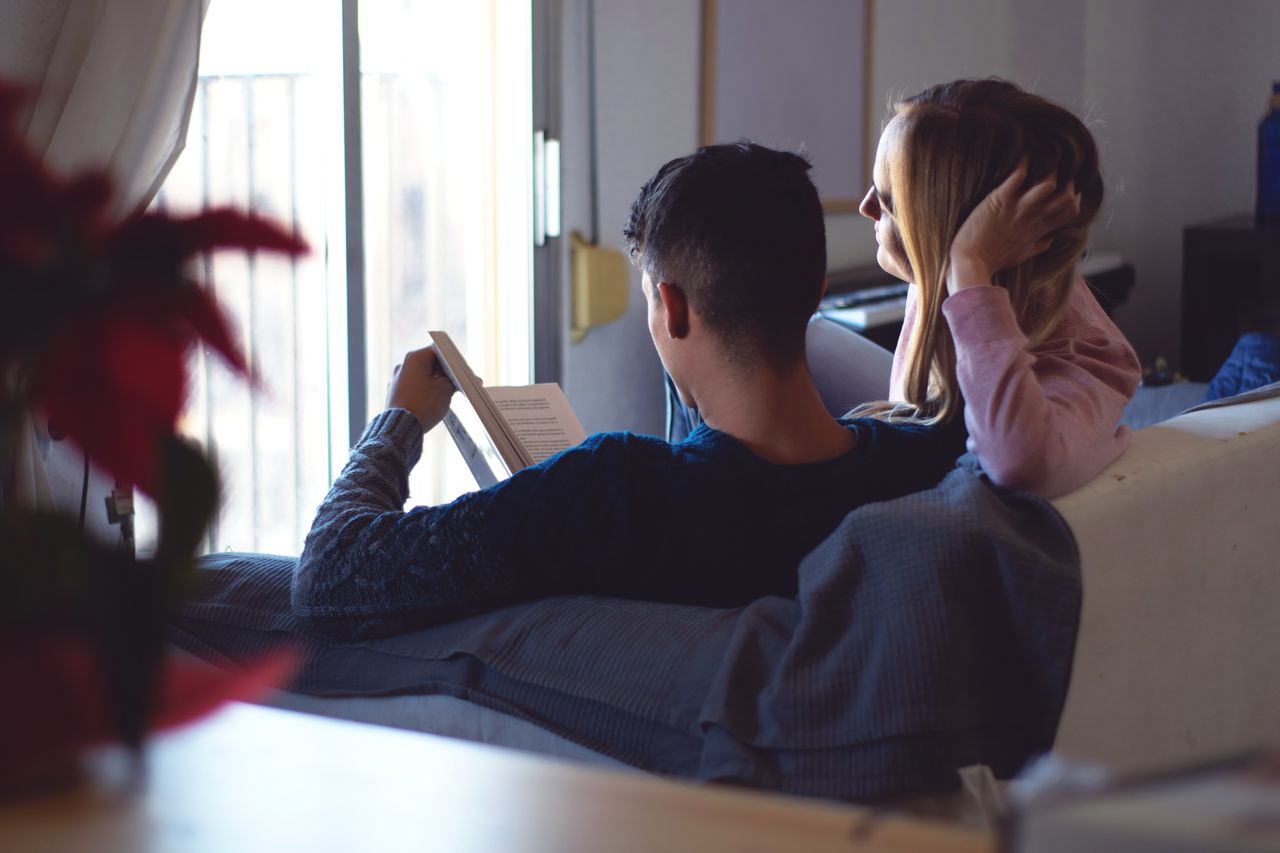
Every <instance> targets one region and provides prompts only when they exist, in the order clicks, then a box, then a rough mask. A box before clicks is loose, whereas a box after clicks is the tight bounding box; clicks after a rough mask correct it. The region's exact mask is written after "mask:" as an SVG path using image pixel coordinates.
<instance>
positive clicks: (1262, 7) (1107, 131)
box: [1085, 0, 1280, 364]
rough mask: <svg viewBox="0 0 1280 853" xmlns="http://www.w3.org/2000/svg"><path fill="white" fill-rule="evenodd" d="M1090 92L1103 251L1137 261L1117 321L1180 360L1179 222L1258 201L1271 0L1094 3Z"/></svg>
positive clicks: (1150, 354)
mask: <svg viewBox="0 0 1280 853" xmlns="http://www.w3.org/2000/svg"><path fill="white" fill-rule="evenodd" d="M1085 8H1086V20H1085V31H1086V38H1085V44H1086V55H1085V69H1086V74H1085V91H1086V92H1087V93H1088V95H1089V99H1090V104H1091V106H1092V107H1093V110H1092V111H1093V113H1094V117H1095V118H1096V119H1097V123H1096V124H1094V126H1093V130H1094V133H1095V135H1096V136H1097V138H1098V140H1099V143H1100V147H1101V152H1102V158H1103V165H1104V168H1105V169H1106V173H1107V177H1108V179H1109V190H1110V195H1111V202H1110V204H1109V205H1108V209H1107V210H1106V211H1104V227H1102V228H1101V229H1100V230H1099V231H1098V233H1097V237H1096V242H1097V244H1098V245H1099V247H1100V248H1107V249H1110V248H1115V249H1117V250H1119V251H1122V252H1123V253H1124V254H1125V255H1126V256H1128V257H1129V258H1130V259H1132V261H1133V262H1134V264H1135V266H1136V268H1137V272H1138V286H1137V289H1136V290H1135V291H1134V293H1133V296H1132V297H1131V298H1130V300H1129V303H1128V304H1127V305H1126V306H1125V307H1124V308H1123V309H1122V311H1121V313H1120V316H1119V322H1120V325H1121V327H1122V328H1123V329H1124V331H1125V332H1126V333H1127V334H1128V335H1129V337H1130V339H1131V340H1132V341H1133V342H1134V344H1135V345H1136V346H1137V348H1138V351H1139V354H1140V355H1141V356H1142V357H1143V360H1144V362H1147V363H1150V361H1151V360H1152V359H1153V358H1154V357H1155V356H1156V355H1162V354H1164V355H1169V356H1170V357H1171V358H1170V360H1171V363H1173V364H1176V363H1177V358H1176V356H1177V352H1178V345H1179V344H1178V341H1179V328H1180V323H1181V311H1180V305H1179V299H1180V294H1181V286H1182V228H1183V226H1185V225H1188V224H1192V223H1196V222H1203V221H1206V220H1210V219H1213V218H1216V217H1220V216H1225V215H1229V214H1232V213H1244V212H1251V211H1252V210H1253V204H1254V187H1255V168H1256V157H1257V148H1256V144H1257V124H1258V121H1259V120H1260V119H1261V118H1262V114H1263V111H1264V109H1265V106H1266V101H1267V96H1268V94H1269V93H1270V91H1271V81H1272V80H1280V50H1277V48H1276V44H1275V37H1276V34H1277V33H1280V3H1276V2H1274V0H1231V2H1227V3H1216V4H1215V3H1204V2H1197V0H1131V2H1126V3H1115V2H1108V0H1089V2H1087V3H1086V4H1085Z"/></svg>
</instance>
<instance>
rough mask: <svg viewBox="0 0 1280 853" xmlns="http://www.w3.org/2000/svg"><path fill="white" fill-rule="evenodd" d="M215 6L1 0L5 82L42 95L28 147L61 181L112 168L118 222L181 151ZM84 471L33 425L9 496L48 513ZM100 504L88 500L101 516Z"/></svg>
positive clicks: (187, 0)
mask: <svg viewBox="0 0 1280 853" xmlns="http://www.w3.org/2000/svg"><path fill="white" fill-rule="evenodd" d="M208 3H209V0H52V2H51V0H6V2H5V3H4V5H3V6H2V7H0V34H2V35H0V75H3V76H5V77H8V78H11V79H16V80H19V81H21V82H26V83H28V84H31V85H32V86H33V87H35V89H36V92H37V95H36V99H35V102H34V104H33V106H32V110H31V116H30V124H29V126H28V131H27V141H28V143H29V144H30V145H31V147H32V148H33V149H34V150H35V151H37V152H41V153H43V155H44V159H45V162H46V163H47V164H48V165H49V166H50V167H51V168H52V169H54V170H55V171H58V172H60V173H64V174H72V173H75V172H78V171H82V170H84V169H90V168H105V169H107V171H108V172H109V173H110V175H111V177H112V179H113V181H114V182H115V184H116V189H117V192H116V196H115V198H114V202H113V206H112V214H113V215H115V216H119V217H123V216H125V215H127V214H129V213H131V212H133V211H135V210H138V209H140V208H142V207H143V206H145V205H146V204H147V203H149V202H150V200H151V198H152V197H153V196H154V195H155V193H156V190H157V189H159V187H160V184H161V183H162V182H163V181H164V178H165V176H166V175H167V174H168V172H169V168H170V167H171V166H172V165H173V162H174V160H176V159H177V157H178V155H179V154H180V153H181V151H182V147H183V145H184V143H185V141H186V129H187V121H188V119H189V117H190V114H191V105H192V102H193V100H194V98H195V90H196V80H197V75H196V65H197V61H198V59H199V55H200V28H201V25H202V24H203V21H204V13H205V10H206V8H207V7H208ZM80 464H81V462H80V461H79V459H78V458H77V457H76V456H75V455H73V454H71V453H69V452H67V451H65V450H60V446H59V445H53V446H52V450H51V449H50V443H49V440H48V436H47V434H46V433H45V432H44V431H43V429H42V428H41V425H39V424H38V423H36V422H34V420H33V422H32V424H31V428H30V429H26V430H24V431H23V436H22V440H20V442H19V447H18V449H17V458H16V459H15V460H13V461H12V466H11V473H10V476H9V482H7V483H6V484H5V489H4V494H5V500H6V501H9V500H12V501H14V502H15V503H18V504H21V505H25V506H35V507H45V508H49V507H53V506H55V505H58V504H63V505H66V504H68V503H71V502H73V501H74V502H78V500H79V485H80V483H79V471H80V469H79V466H80ZM108 488H109V487H108ZM67 492H73V493H74V494H73V495H70V496H64V495H65V493H67ZM101 506H102V501H101V500H95V501H93V502H91V503H90V507H91V508H94V509H93V511H94V512H95V513H98V514H100V512H101V511H100V508H101Z"/></svg>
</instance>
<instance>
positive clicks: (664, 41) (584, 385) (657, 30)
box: [563, 0, 701, 434]
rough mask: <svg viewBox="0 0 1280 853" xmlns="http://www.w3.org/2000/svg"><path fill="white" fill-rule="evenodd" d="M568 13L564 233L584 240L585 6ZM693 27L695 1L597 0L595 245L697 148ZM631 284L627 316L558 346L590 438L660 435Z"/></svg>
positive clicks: (654, 362)
mask: <svg viewBox="0 0 1280 853" xmlns="http://www.w3.org/2000/svg"><path fill="white" fill-rule="evenodd" d="M564 6H565V16H564V45H563V47H564V52H565V61H566V71H565V90H564V105H563V109H564V128H563V129H564V151H563V157H564V162H565V187H566V191H567V194H566V197H565V199H564V204H565V209H564V216H565V232H566V233H567V232H568V230H569V229H571V228H575V227H576V228H578V229H579V230H581V231H583V232H584V233H586V232H587V230H588V228H589V216H588V212H587V206H588V199H587V195H586V191H585V188H586V183H587V178H586V176H587V172H586V159H587V157H586V150H585V139H586V115H585V104H586V100H587V98H586V82H585V80H583V79H582V77H581V75H580V74H576V73H574V69H575V68H579V69H585V68H586V59H585V51H586V15H585V10H586V4H585V2H583V0H566V2H565V4H564ZM700 20H701V6H700V4H699V2H698V0H650V2H644V3H638V2H629V0H596V21H595V29H596V37H597V42H596V67H597V80H596V86H597V90H596V100H597V104H598V114H597V121H598V134H599V182H600V195H599V198H600V235H599V236H600V243H601V245H605V246H611V247H614V248H617V249H621V248H622V228H623V226H624V225H625V224H626V221H627V213H628V211H629V210H630V208H631V202H632V201H633V200H634V199H635V197H636V194H637V193H638V192H639V191H640V186H641V185H642V184H643V183H644V182H645V181H646V180H647V179H648V178H649V177H650V176H651V175H653V173H654V172H656V171H657V170H658V167H660V166H661V165H662V164H663V163H665V162H667V161H668V160H670V159H672V158H673V157H679V156H681V155H683V154H688V153H689V152H690V151H692V150H693V149H694V148H695V147H696V146H697V142H698V85H697V83H698V62H699V59H698V57H699V45H700V41H699V39H700V37H701V34H700V29H699V23H700ZM564 242H567V241H564ZM565 251H566V255H565V265H564V268H565V269H567V268H568V265H567V259H568V256H567V249H566V250H565ZM631 280H632V288H631V293H630V303H629V305H628V308H627V313H626V316H624V317H623V318H622V319H621V320H619V321H617V322H615V323H612V324H610V325H608V326H602V327H600V328H597V329H593V330H592V331H590V332H589V333H588V334H587V336H586V338H585V339H584V340H583V341H582V343H579V344H569V343H568V342H567V341H566V344H565V354H564V362H563V363H564V374H565V375H564V383H563V384H564V388H565V394H566V395H567V396H568V397H569V400H570V401H571V402H572V403H573V407H574V409H575V410H576V411H577V413H578V415H579V418H580V419H581V420H582V423H583V426H585V427H586V429H587V431H588V432H592V431H597V430H618V429H630V430H634V431H637V432H645V433H650V434H661V433H662V430H663V417H664V408H663V391H662V365H661V362H659V361H658V356H657V354H656V353H655V352H654V349H653V344H652V342H651V341H650V339H649V329H648V325H647V323H646V319H645V317H646V314H645V306H644V301H643V299H642V297H641V294H640V277H639V274H638V273H637V272H636V271H635V270H632V272H631ZM566 301H567V300H566ZM566 327H567V324H566Z"/></svg>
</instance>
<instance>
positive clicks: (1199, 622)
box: [1053, 399, 1280, 768]
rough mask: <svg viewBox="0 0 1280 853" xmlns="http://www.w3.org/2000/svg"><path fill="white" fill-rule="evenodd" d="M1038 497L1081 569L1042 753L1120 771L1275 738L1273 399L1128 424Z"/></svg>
mask: <svg viewBox="0 0 1280 853" xmlns="http://www.w3.org/2000/svg"><path fill="white" fill-rule="evenodd" d="M1053 503H1054V505H1055V506H1056V507H1057V508H1058V510H1059V512H1061V513H1062V515H1063V516H1064V517H1065V518H1066V520H1067V522H1068V524H1070V525H1071V528H1072V530H1073V531H1074V532H1075V535H1076V539H1077V541H1078V543H1079V546H1080V554H1081V560H1082V563H1083V574H1084V607H1083V611H1082V614H1081V625H1080V636H1079V641H1078V645H1077V648H1076V659H1075V665H1074V668H1073V675H1072V684H1071V690H1070V693H1069V694H1068V698H1067V705H1066V709H1065V711H1064V713H1063V719H1062V724H1061V727H1060V729H1059V735H1058V748H1059V749H1061V750H1062V751H1063V752H1065V753H1066V754H1068V755H1072V756H1075V757H1079V758H1088V759H1095V760H1103V761H1106V762H1107V763H1108V764H1111V765H1113V766H1116V767H1120V768H1125V767H1129V768H1136V767H1139V766H1150V765H1151V764H1155V763H1163V762H1172V761H1179V760H1190V759H1196V758H1201V757H1206V756H1209V755H1213V754H1221V753H1224V752H1228V751H1232V750H1236V749H1240V748H1245V747H1249V746H1252V745H1255V744H1257V743H1261V742H1265V741H1271V742H1280V713H1277V709H1280V677H1277V673H1280V618H1278V617H1277V614H1280V399H1270V400H1259V401H1255V402H1250V403H1243V404H1239V405H1234V406H1229V407H1226V408H1218V409H1210V410H1204V411H1198V412H1192V413H1188V414H1185V415H1181V416H1179V417H1176V418H1173V419H1172V420H1169V421H1166V422H1164V423H1162V424H1160V425H1158V426H1153V427H1149V428H1147V429H1143V430H1138V431H1136V432H1135V433H1134V434H1133V442H1132V445H1131V447H1130V448H1129V450H1128V451H1127V452H1126V453H1125V454H1124V455H1122V456H1121V457H1120V458H1119V459H1117V460H1116V461H1115V462H1114V463H1112V464H1111V465H1110V466H1109V467H1108V468H1107V469H1106V470H1105V471H1103V473H1102V474H1100V475H1099V476H1098V477H1097V478H1095V479H1094V480H1093V481H1092V482H1090V483H1088V484H1086V485H1085V486H1083V487H1081V488H1080V489H1077V490H1076V491H1074V492H1071V493H1069V494H1066V495H1063V496H1061V497H1059V498H1056V499H1055V500H1054V501H1053Z"/></svg>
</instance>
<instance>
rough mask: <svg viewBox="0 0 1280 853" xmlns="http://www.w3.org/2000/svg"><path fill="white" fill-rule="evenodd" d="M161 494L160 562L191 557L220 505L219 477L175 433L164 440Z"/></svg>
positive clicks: (197, 452) (191, 446)
mask: <svg viewBox="0 0 1280 853" xmlns="http://www.w3.org/2000/svg"><path fill="white" fill-rule="evenodd" d="M157 497H158V501H157V503H158V508H159V511H160V539H159V543H158V544H157V548H156V562H158V563H170V562H173V561H184V560H190V559H191V558H192V555H193V554H194V553H195V551H196V548H197V547H199V545H200V540H201V539H203V538H204V534H205V530H206V529H207V528H208V526H209V521H210V520H211V519H212V518H213V514H214V512H215V511H216V510H217V508H218V477H217V475H216V474H215V473H214V471H213V468H212V466H210V465H209V463H208V462H207V461H206V460H205V458H204V456H203V455H202V454H201V453H200V451H199V450H198V449H197V448H196V447H194V446H193V445H191V444H189V443H187V442H185V441H183V440H182V439H179V438H176V437H172V436H170V437H167V438H165V439H164V440H163V442H162V448H161V463H160V489H159V494H158V496H157Z"/></svg>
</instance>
